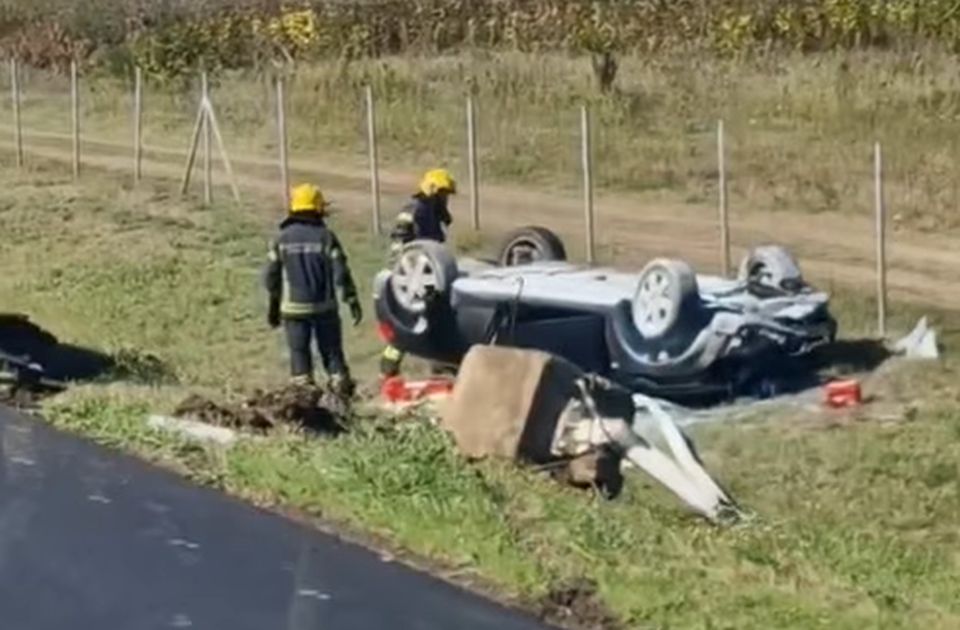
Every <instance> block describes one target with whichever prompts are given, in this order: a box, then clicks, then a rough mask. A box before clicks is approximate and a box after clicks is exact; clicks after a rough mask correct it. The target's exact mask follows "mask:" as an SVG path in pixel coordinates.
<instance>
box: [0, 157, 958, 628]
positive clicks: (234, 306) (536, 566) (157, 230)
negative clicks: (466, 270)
mask: <svg viewBox="0 0 960 630" xmlns="http://www.w3.org/2000/svg"><path fill="white" fill-rule="evenodd" d="M58 172H62V167H55V168H48V167H46V166H45V165H43V164H42V163H41V164H39V165H37V166H36V167H35V168H34V170H32V171H31V172H28V173H27V174H24V175H14V174H11V173H10V171H9V170H4V171H2V172H0V232H2V233H3V235H4V239H3V244H2V248H0V269H3V274H2V275H0V304H2V305H4V310H7V309H11V310H17V311H23V312H27V313H29V314H31V316H33V318H34V319H35V320H37V321H38V322H39V323H41V324H43V325H45V326H46V327H47V328H49V329H51V330H52V331H53V332H55V333H56V334H58V335H59V336H60V337H61V338H62V339H64V340H66V341H70V342H74V343H78V344H81V345H86V346H89V347H93V348H95V349H98V350H102V351H106V352H110V353H114V354H116V353H121V352H123V353H124V356H126V357H128V359H130V360H131V362H132V363H134V364H137V363H138V362H144V361H143V359H144V358H145V357H150V356H155V357H157V358H158V359H159V360H160V361H161V362H162V364H163V365H164V366H165V371H166V372H169V374H170V375H172V376H174V377H176V379H175V380H177V381H179V382H178V383H173V382H170V381H171V380H173V379H160V380H154V379H151V378H146V379H139V380H123V379H119V380H118V379H112V380H110V381H105V382H102V383H93V384H87V385H82V386H78V387H76V388H74V389H72V390H71V391H70V392H68V393H67V394H66V395H64V396H63V397H61V398H58V399H56V400H55V401H53V403H52V404H51V406H49V407H48V409H47V415H48V416H49V419H50V421H51V422H53V423H54V424H55V425H57V426H60V427H62V428H65V429H68V430H71V431H75V432H78V433H81V434H84V435H87V436H90V437H91V438H93V439H95V440H97V441H99V442H101V443H104V444H107V445H109V446H112V447H115V448H120V449H124V450H130V451H133V452H135V453H138V454H139V455H141V456H143V457H145V458H147V459H149V460H152V461H155V462H158V463H160V464H162V465H165V466H170V467H172V468H174V469H175V470H178V471H180V472H181V473H183V474H186V475H188V476H189V477H191V478H192V479H194V480H196V481H197V482H199V483H204V484H209V485H212V486H215V487H218V488H221V489H223V490H225V491H227V492H230V493H233V494H236V495H238V496H241V497H244V498H246V499H248V500H251V501H254V502H256V503H258V504H261V505H267V506H275V507H278V508H294V509H297V510H298V511H300V512H301V513H302V514H303V515H305V516H306V517H308V518H319V519H322V520H323V521H324V522H332V523H335V524H338V526H340V527H345V528H347V529H351V530H353V531H356V532H361V533H362V535H370V534H372V535H374V536H375V537H376V538H377V539H379V540H380V541H381V542H382V543H383V544H384V545H385V546H387V547H390V548H393V549H399V550H405V551H408V552H412V553H414V554H417V555H418V556H421V557H424V558H427V559H429V561H430V562H432V563H435V564H437V565H439V566H440V567H442V568H441V569H440V572H441V573H445V574H449V575H455V576H457V578H458V579H461V580H464V581H467V582H474V583H480V584H482V585H485V586H488V587H492V588H493V589H494V590H496V591H497V592H499V593H501V594H504V595H506V596H512V597H515V598H519V599H521V600H523V601H527V602H529V601H534V600H536V599H537V598H538V597H540V596H541V595H542V594H543V593H544V592H546V591H547V590H548V589H549V588H550V587H551V586H553V585H556V584H557V583H559V582H561V581H563V580H565V579H567V578H572V577H587V578H591V579H594V580H596V581H597V583H598V584H599V588H600V594H601V597H602V599H603V601H604V602H605V603H606V605H608V606H609V607H610V608H611V609H612V610H613V611H614V612H615V614H616V615H617V617H618V618H620V619H621V620H623V621H624V622H625V623H626V624H627V625H628V626H629V627H665V628H666V627H671V628H674V627H676V628H738V629H739V628H814V627H829V628H856V629H859V628H864V627H885V628H908V627H916V626H917V625H921V624H922V625H923V626H924V627H929V628H953V627H957V625H958V624H960V579H958V578H960V566H958V564H960V556H958V554H957V552H956V548H957V543H958V534H957V530H956V523H957V521H958V519H960V501H958V496H960V473H958V464H957V462H958V461H960V439H958V438H960V414H958V413H957V411H956V409H957V408H958V403H960V393H958V389H957V387H956V383H957V382H958V381H957V371H956V370H957V368H956V366H955V365H954V364H953V363H950V362H947V363H944V364H932V365H916V366H911V367H910V369H905V368H903V369H899V370H895V371H892V372H889V373H886V374H884V375H882V376H878V377H876V378H872V379H870V380H868V382H867V385H866V386H867V388H868V394H871V395H874V396H876V397H877V400H876V401H875V402H874V403H872V404H871V405H869V406H867V407H865V408H864V409H863V410H861V411H859V412H857V413H855V414H835V415H834V414H825V413H822V412H817V413H812V412H806V411H803V412H790V413H788V414H787V415H785V416H784V417H783V418H780V417H764V418H756V419H754V420H753V421H751V422H747V423H744V424H740V425H736V426H713V427H707V428H704V429H702V430H700V431H699V432H698V435H697V437H698V445H699V446H700V447H701V450H702V451H703V455H704V457H705V459H706V461H707V464H708V467H709V469H710V470H711V471H713V472H714V473H715V474H716V475H717V477H718V478H719V479H721V480H722V481H723V482H724V483H726V484H729V486H730V487H731V488H732V492H733V494H734V496H736V497H737V498H738V499H740V500H741V501H743V502H744V503H745V504H746V505H747V506H748V507H749V508H750V509H751V510H753V511H755V512H756V513H758V515H759V519H758V520H757V521H756V522H753V523H750V524H747V525H744V526H740V527H736V528H733V529H716V528H713V527H710V526H708V525H706V524H704V523H702V522H699V521H695V520H692V519H690V518H688V517H686V516H684V515H683V514H682V512H681V511H680V510H679V508H678V506H677V504H676V502H675V501H674V500H673V499H672V498H671V497H669V496H666V495H665V494H664V493H663V492H662V491H660V490H659V489H657V488H653V487H652V486H651V484H649V483H648V482H647V480H646V479H645V478H644V477H642V476H639V475H633V476H631V478H630V481H629V483H628V487H627V490H626V492H625V494H624V496H623V497H622V498H621V499H619V500H617V501H615V502H604V501H602V500H600V499H598V498H596V497H592V496H591V495H589V494H585V493H579V492H575V491H572V490H566V489H563V488H560V487H558V486H556V485H554V484H553V483H552V482H550V481H549V480H547V479H545V478H542V477H540V476H538V475H536V474H534V473H532V472H528V471H521V470H517V469H515V468H513V467H510V466H505V465H497V464H485V465H481V466H476V467H475V466H470V465H467V464H466V463H464V462H463V461H461V460H460V459H459V458H458V457H457V456H456V455H455V453H454V451H453V449H452V447H451V444H450V443H449V440H448V439H447V438H446V437H445V436H443V435H442V434H441V433H440V432H438V431H437V430H436V429H434V428H432V427H431V426H429V425H428V424H426V423H422V422H418V421H412V422H409V423H400V422H396V421H391V420H385V419H378V418H375V417H369V418H367V417H361V418H358V419H357V426H356V428H355V430H354V431H352V432H351V433H350V434H348V435H347V436H345V437H341V438H337V439H332V438H330V439H316V438H307V437H304V436H303V435H300V434H297V433H295V432H280V433H278V434H275V435H272V436H270V437H267V438H258V439H249V440H245V441H241V442H240V443H239V444H238V445H237V446H235V447H233V448H232V449H230V450H226V451H225V450H222V449H220V448H215V447H207V446H198V445H193V444H188V443H186V442H183V441H181V440H179V439H177V438H175V437H172V436H170V435H168V434H163V433H158V432H156V431H154V430H151V429H148V428H147V427H146V426H145V423H144V418H145V416H146V415H147V414H148V413H153V412H161V413H162V412H169V411H171V410H172V408H173V406H174V405H175V404H176V403H177V402H178V401H179V400H180V399H182V398H183V397H185V395H186V394H187V393H189V392H191V391H201V392H205V393H208V394H210V395H214V396H217V397H220V398H230V397H233V396H236V395H239V394H240V393H241V392H245V391H249V390H250V389H251V388H254V387H264V386H270V385H275V384H279V383H280V382H282V380H283V379H284V378H285V374H286V364H285V358H284V355H283V350H282V343H281V341H280V338H279V336H278V334H277V333H274V332H272V331H269V330H268V329H267V328H266V326H265V324H264V322H263V320H264V305H263V299H262V294H261V292H260V288H259V283H258V275H257V273H258V270H259V266H260V265H261V264H262V262H263V258H264V254H265V250H266V243H267V240H268V238H269V237H270V235H271V232H272V229H273V224H274V222H275V220H276V219H277V218H278V217H276V216H271V214H270V213H269V212H267V211H263V210H261V209H260V207H259V206H257V205H255V204H254V203H253V202H251V203H249V204H247V205H242V206H239V207H238V206H234V205H218V206H216V207H214V208H212V209H208V210H205V209H202V208H200V207H199V206H197V205H194V204H193V203H191V202H181V201H178V200H176V199H173V198H171V196H170V195H169V191H168V190H167V189H166V188H164V187H163V186H160V185H157V186H156V187H151V186H149V185H147V186H144V187H143V188H142V189H138V190H128V189H124V188H123V187H122V183H121V181H120V180H119V179H116V178H109V177H106V176H96V175H91V176H89V177H88V179H87V181H86V182H85V184H84V185H83V186H82V187H78V186H75V185H74V184H72V183H71V182H69V181H68V180H66V179H65V178H63V177H62V176H60V175H57V174H56V173H58ZM334 226H335V228H336V229H337V230H338V231H339V233H340V235H341V237H342V240H343V241H344V242H345V244H346V247H347V249H348V252H349V254H350V255H351V259H352V261H353V264H354V271H355V274H356V276H357V279H358V281H359V282H360V283H361V285H362V290H363V291H364V292H365V293H369V285H368V283H369V280H370V278H371V276H372V273H373V271H374V270H375V269H376V268H377V266H378V265H379V264H380V261H381V259H382V255H381V253H380V252H379V250H378V247H376V246H375V245H377V244H376V243H375V242H374V241H373V240H372V239H371V238H370V237H369V236H368V235H367V233H366V231H365V229H364V228H363V226H361V225H358V224H356V223H354V222H352V220H351V219H350V218H349V217H338V218H335V219H334ZM468 240H469V239H468ZM465 243H466V241H465ZM467 244H470V245H473V246H476V245H478V243H476V242H473V241H470V242H469V243H467ZM836 307H837V309H838V310H839V313H840V316H841V319H842V321H843V322H844V324H845V325H846V327H847V330H850V331H858V330H860V331H862V330H868V329H869V328H870V327H871V326H872V314H871V310H870V305H869V300H865V299H863V298H862V297H861V296H856V295H843V294H841V295H840V296H838V297H837V301H836ZM892 310H893V313H894V315H895V316H896V321H895V325H896V328H898V329H905V328H906V327H908V326H909V325H910V324H912V322H913V321H914V319H915V317H916V316H917V315H918V314H919V313H918V311H916V310H914V309H910V308H908V307H904V306H902V305H894V308H893V309H892ZM935 316H936V321H937V322H938V324H939V325H940V326H941V327H943V328H944V329H946V330H948V331H954V332H951V333H950V334H949V335H948V343H949V344H954V343H955V334H956V331H957V327H956V323H957V322H958V321H960V318H958V317H957V315H956V314H953V313H936V314H935ZM372 328H373V327H372V325H371V324H369V323H368V324H366V325H365V326H363V327H362V328H360V329H357V330H351V331H350V333H349V336H348V339H347V344H348V349H349V354H350V358H351V361H352V363H353V364H354V366H355V368H356V369H357V371H358V372H359V373H360V374H361V375H363V376H366V377H369V376H370V375H371V374H372V371H373V369H374V367H375V360H374V359H375V357H376V353H377V350H378V343H377V341H376V339H375V338H374V336H373V334H372Z"/></svg>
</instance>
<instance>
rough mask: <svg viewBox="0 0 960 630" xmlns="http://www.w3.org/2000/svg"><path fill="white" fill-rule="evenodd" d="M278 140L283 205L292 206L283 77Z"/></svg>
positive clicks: (279, 93)
mask: <svg viewBox="0 0 960 630" xmlns="http://www.w3.org/2000/svg"><path fill="white" fill-rule="evenodd" d="M277 140H278V144H279V145H280V179H281V182H282V185H283V207H284V208H288V207H289V206H290V163H289V158H288V156H287V104H286V95H285V90H284V82H283V77H279V76H278V77H277Z"/></svg>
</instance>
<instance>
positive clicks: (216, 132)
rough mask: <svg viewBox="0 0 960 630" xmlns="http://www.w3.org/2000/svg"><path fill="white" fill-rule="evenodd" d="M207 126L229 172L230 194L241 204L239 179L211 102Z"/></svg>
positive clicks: (207, 109)
mask: <svg viewBox="0 0 960 630" xmlns="http://www.w3.org/2000/svg"><path fill="white" fill-rule="evenodd" d="M205 109H206V113H207V124H208V126H209V127H210V128H211V129H212V130H213V136H214V138H216V141H217V149H218V150H219V151H220V159H221V160H222V161H223V170H224V171H226V172H227V179H228V180H229V182H230V192H232V193H233V199H234V201H236V202H237V203H240V201H241V198H240V188H239V187H238V186H237V178H236V177H235V176H234V174H233V166H232V165H231V164H230V156H229V155H227V147H226V145H225V144H224V142H223V134H222V133H220V124H219V123H218V122H217V115H216V114H215V113H214V111H213V105H212V104H211V103H210V101H209V100H207V101H206V108H205Z"/></svg>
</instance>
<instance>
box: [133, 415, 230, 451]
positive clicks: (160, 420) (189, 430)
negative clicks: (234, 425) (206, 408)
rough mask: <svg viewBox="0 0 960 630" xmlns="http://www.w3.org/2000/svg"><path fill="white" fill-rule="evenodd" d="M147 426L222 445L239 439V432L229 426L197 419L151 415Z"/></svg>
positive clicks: (227, 444)
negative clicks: (216, 424) (220, 425)
mask: <svg viewBox="0 0 960 630" xmlns="http://www.w3.org/2000/svg"><path fill="white" fill-rule="evenodd" d="M147 426H149V427H150V428H151V429H161V430H164V431H171V432H173V433H179V434H180V435H182V436H183V437H185V438H189V439H193V440H197V441H200V442H215V443H217V444H220V445H221V446H230V445H231V444H233V443H234V442H236V440H237V433H236V431H234V430H233V429H229V428H227V427H218V426H214V425H212V424H206V423H204V422H198V421H196V420H183V419H180V418H170V417H167V416H150V417H149V418H148V419H147Z"/></svg>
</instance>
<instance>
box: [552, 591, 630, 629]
mask: <svg viewBox="0 0 960 630" xmlns="http://www.w3.org/2000/svg"><path fill="white" fill-rule="evenodd" d="M539 609H540V610H539V612H540V615H539V616H540V620H541V621H544V622H546V623H550V624H556V625H559V626H575V627H577V628H583V629H584V630H618V629H619V628H621V627H622V626H621V625H620V623H619V622H618V621H617V620H616V617H614V615H613V613H611V612H610V610H608V609H607V607H606V606H605V605H604V603H603V601H601V599H600V596H599V595H598V594H597V585H596V583H595V582H593V581H592V580H588V579H585V578H579V579H575V580H570V581H569V582H565V583H562V584H559V585H557V586H556V587H554V588H551V589H550V591H549V592H548V593H547V594H546V595H545V596H544V597H543V598H542V599H541V600H540V603H539Z"/></svg>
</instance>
